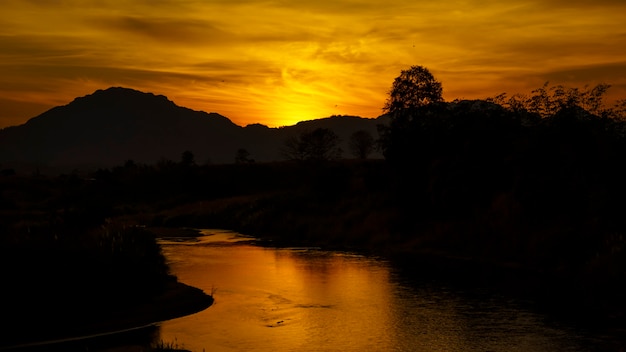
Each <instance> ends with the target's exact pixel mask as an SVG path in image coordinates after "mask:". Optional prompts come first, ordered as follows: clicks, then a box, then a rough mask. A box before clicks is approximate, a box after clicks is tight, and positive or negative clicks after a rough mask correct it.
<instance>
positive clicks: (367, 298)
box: [157, 230, 614, 352]
mask: <svg viewBox="0 0 626 352" xmlns="http://www.w3.org/2000/svg"><path fill="white" fill-rule="evenodd" d="M202 234H203V236H200V237H198V238H186V239H182V238H165V239H161V240H160V243H161V245H162V248H163V252H164V254H165V256H166V258H167V259H168V261H169V264H170V267H171V269H172V273H173V274H175V275H176V276H177V277H178V278H179V280H180V281H182V282H184V283H186V284H188V285H192V286H195V287H199V288H201V289H203V290H204V291H205V292H207V293H213V295H214V297H215V303H214V304H213V305H212V306H211V307H209V308H208V309H206V310H204V311H202V312H199V313H196V314H192V315H189V316H186V317H182V318H178V319H173V320H170V321H166V322H163V323H161V324H160V327H159V329H158V333H157V334H158V336H157V338H158V339H160V340H161V341H163V342H165V343H171V344H175V345H176V346H178V347H184V348H185V349H188V350H191V351H194V352H196V351H197V352H200V351H215V352H219V351H260V352H263V351H342V352H349V351H507V352H510V351H525V352H526V351H596V350H600V349H601V347H600V346H603V347H602V348H604V347H607V346H608V345H607V343H606V341H604V337H603V336H602V335H598V334H597V333H591V332H590V331H589V330H588V329H583V328H580V327H577V326H576V325H574V324H567V323H564V322H562V321H559V320H555V319H551V318H549V317H548V316H545V315H542V314H540V313H538V312H535V311H533V310H532V309H529V308H528V307H529V305H528V302H524V301H522V300H516V299H512V298H510V297H505V296H501V295H498V294H495V293H493V292H492V291H490V290H489V289H488V288H480V287H472V288H471V289H467V288H462V287H456V286H451V285H449V284H446V283H444V282H443V281H438V280H433V279H432V278H431V279H428V280H419V279H417V280H416V279H415V278H408V277H405V276H404V275H403V274H402V270H400V269H398V268H395V267H394V266H393V265H392V264H391V263H389V262H388V261H386V260H384V259H381V258H376V257H368V256H363V255H358V254H354V253H345V252H336V251H325V250H321V249H317V248H268V247H263V246H257V245H255V244H254V243H252V242H250V240H251V239H250V238H249V237H246V236H243V235H240V234H237V233H235V232H231V231H225V230H202ZM613 347H614V346H613Z"/></svg>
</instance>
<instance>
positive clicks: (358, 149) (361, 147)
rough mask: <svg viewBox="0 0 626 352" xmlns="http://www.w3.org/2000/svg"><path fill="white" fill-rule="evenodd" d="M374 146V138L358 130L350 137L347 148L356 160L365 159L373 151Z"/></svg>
mask: <svg viewBox="0 0 626 352" xmlns="http://www.w3.org/2000/svg"><path fill="white" fill-rule="evenodd" d="M375 146H376V143H375V140H374V137H372V135H371V134H370V133H369V132H367V131H364V130H358V131H355V132H354V133H352V135H350V141H349V144H348V147H349V148H350V151H351V152H352V155H354V156H355V157H356V158H359V159H367V157H368V156H369V155H370V154H371V153H372V152H373V151H374V148H375Z"/></svg>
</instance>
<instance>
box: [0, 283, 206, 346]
mask: <svg viewBox="0 0 626 352" xmlns="http://www.w3.org/2000/svg"><path fill="white" fill-rule="evenodd" d="M212 304H213V297H212V296H210V295H209V294H207V293H205V292H204V291H202V290H201V289H198V288H196V287H192V286H189V285H186V284H184V283H181V282H178V281H172V282H170V283H168V284H167V288H166V289H165V290H164V292H163V293H162V294H160V295H158V296H155V297H153V298H150V299H147V300H146V301H144V302H142V303H140V304H137V305H134V306H132V307H130V308H127V309H123V310H117V311H110V312H107V313H106V314H99V315H97V316H91V317H89V318H87V319H81V320H79V321H76V320H69V321H68V320H67V318H66V317H63V316H58V317H56V319H50V318H45V317H44V318H43V319H40V320H31V321H30V322H29V324H27V325H26V326H23V325H22V326H19V325H18V326H16V325H13V324H12V322H11V321H5V323H7V324H5V326H7V325H8V327H7V328H4V333H3V335H4V337H3V338H2V340H1V341H0V350H2V351H4V350H10V351H13V350H15V351H25V350H32V349H37V348H40V349H39V350H46V351H49V350H55V348H61V350H62V349H63V348H62V347H59V346H62V343H63V342H69V341H73V340H80V339H81V338H82V337H90V336H92V337H93V336H102V335H106V334H114V333H117V332H123V331H129V330H133V329H136V328H140V327H146V326H150V325H154V324H157V323H159V322H161V321H165V320H170V319H175V318H179V317H182V316H186V315H190V314H194V313H197V312H200V311H202V310H204V309H207V308H208V307H210V306H211V305H212ZM83 315H84V314H83ZM4 318H6V317H4ZM41 348H43V349H41Z"/></svg>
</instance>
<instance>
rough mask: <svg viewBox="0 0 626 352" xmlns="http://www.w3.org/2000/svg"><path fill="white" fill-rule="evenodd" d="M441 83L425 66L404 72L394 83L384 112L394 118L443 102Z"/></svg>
mask: <svg viewBox="0 0 626 352" xmlns="http://www.w3.org/2000/svg"><path fill="white" fill-rule="evenodd" d="M442 92H443V89H442V87H441V83H440V82H439V81H437V80H436V79H435V77H434V76H433V75H432V74H431V73H430V71H429V70H428V69H427V68H425V67H423V66H411V68H410V69H408V70H402V71H401V72H400V76H398V77H396V79H395V80H394V81H393V85H392V87H391V90H390V91H389V98H388V99H387V102H386V103H385V106H384V107H383V111H384V112H387V113H390V114H391V115H392V116H393V115H396V114H397V113H399V112H403V111H405V110H414V109H416V108H419V107H423V106H427V105H429V104H432V103H438V102H441V101H443V97H442Z"/></svg>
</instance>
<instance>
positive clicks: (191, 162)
mask: <svg viewBox="0 0 626 352" xmlns="http://www.w3.org/2000/svg"><path fill="white" fill-rule="evenodd" d="M180 164H181V165H182V166H185V167H190V166H195V165H196V160H195V156H194V155H193V153H192V152H191V151H189V150H185V151H184V152H183V153H182V154H181V156H180Z"/></svg>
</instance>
